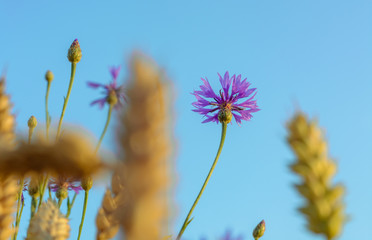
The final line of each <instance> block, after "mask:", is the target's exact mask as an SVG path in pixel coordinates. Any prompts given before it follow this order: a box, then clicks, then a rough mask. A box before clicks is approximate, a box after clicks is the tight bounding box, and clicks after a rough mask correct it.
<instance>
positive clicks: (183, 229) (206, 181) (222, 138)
mask: <svg viewBox="0 0 372 240" xmlns="http://www.w3.org/2000/svg"><path fill="white" fill-rule="evenodd" d="M226 128H227V124H226V123H222V133H221V141H220V146H219V147H218V151H217V154H216V158H215V159H214V162H213V164H212V167H211V169H210V170H209V173H208V175H207V178H206V179H205V181H204V183H203V186H202V188H201V189H200V191H199V194H198V196H197V197H196V199H195V201H194V204H193V205H192V207H191V209H190V211H189V213H188V214H187V217H186V219H185V221H184V222H183V225H182V227H181V230H180V232H179V233H178V236H177V240H180V239H181V236H182V234H183V232H184V231H185V229H186V227H187V225H188V224H189V223H190V222H191V220H192V219H191V220H190V217H191V214H192V212H193V211H194V208H195V206H196V204H198V201H199V199H200V197H201V195H202V194H203V192H204V189H205V187H206V186H207V184H208V181H209V179H210V177H211V175H212V173H213V170H214V168H215V167H216V164H217V161H218V158H219V157H220V154H221V151H222V147H223V144H224V142H225V137H226Z"/></svg>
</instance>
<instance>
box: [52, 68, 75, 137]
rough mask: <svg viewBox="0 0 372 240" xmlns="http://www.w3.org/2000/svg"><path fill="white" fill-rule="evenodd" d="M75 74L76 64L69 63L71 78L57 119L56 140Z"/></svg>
mask: <svg viewBox="0 0 372 240" xmlns="http://www.w3.org/2000/svg"><path fill="white" fill-rule="evenodd" d="M75 72H76V63H74V62H72V63H71V77H70V84H69V86H68V90H67V95H66V98H65V101H64V102H63V108H62V113H61V117H60V119H59V123H58V129H57V135H56V139H58V137H59V134H60V132H61V126H62V121H63V117H64V116H65V111H66V107H67V102H68V99H69V98H70V93H71V89H72V84H73V83H74V78H75Z"/></svg>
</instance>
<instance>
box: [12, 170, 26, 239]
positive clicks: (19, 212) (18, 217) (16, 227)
mask: <svg viewBox="0 0 372 240" xmlns="http://www.w3.org/2000/svg"><path fill="white" fill-rule="evenodd" d="M19 184H20V189H19V192H18V202H17V214H16V222H15V232H14V235H13V240H16V239H17V235H18V226H19V222H20V221H21V216H22V210H23V204H22V209H21V202H22V191H23V185H24V177H22V178H21V180H20V181H19ZM20 210H21V211H20Z"/></svg>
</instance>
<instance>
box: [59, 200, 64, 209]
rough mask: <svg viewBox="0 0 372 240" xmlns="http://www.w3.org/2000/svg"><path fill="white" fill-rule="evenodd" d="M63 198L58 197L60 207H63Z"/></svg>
mask: <svg viewBox="0 0 372 240" xmlns="http://www.w3.org/2000/svg"><path fill="white" fill-rule="evenodd" d="M62 201H63V200H62V198H58V208H61V205H62Z"/></svg>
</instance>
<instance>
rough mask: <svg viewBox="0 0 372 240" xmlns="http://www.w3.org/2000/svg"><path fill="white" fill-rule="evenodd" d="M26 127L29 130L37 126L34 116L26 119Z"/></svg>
mask: <svg viewBox="0 0 372 240" xmlns="http://www.w3.org/2000/svg"><path fill="white" fill-rule="evenodd" d="M27 125H28V127H29V128H31V129H33V128H35V127H36V126H37V120H36V117H34V116H31V117H30V118H29V119H28V122H27Z"/></svg>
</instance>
